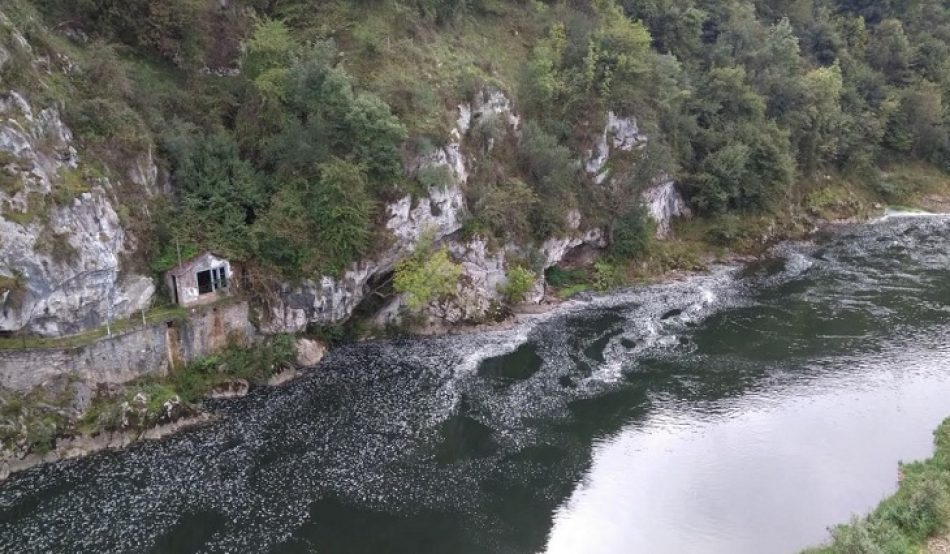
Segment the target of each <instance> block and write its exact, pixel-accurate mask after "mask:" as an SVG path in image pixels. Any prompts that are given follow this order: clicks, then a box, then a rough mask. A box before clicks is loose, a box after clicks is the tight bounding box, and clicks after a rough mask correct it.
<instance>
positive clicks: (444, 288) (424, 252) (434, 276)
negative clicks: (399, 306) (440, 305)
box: [393, 239, 462, 312]
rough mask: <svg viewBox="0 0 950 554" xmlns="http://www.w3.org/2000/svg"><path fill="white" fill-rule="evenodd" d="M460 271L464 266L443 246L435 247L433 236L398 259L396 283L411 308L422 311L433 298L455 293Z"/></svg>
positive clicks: (398, 290) (396, 287)
mask: <svg viewBox="0 0 950 554" xmlns="http://www.w3.org/2000/svg"><path fill="white" fill-rule="evenodd" d="M461 275H462V266H461V265H459V264H457V263H455V262H453V261H452V260H451V259H450V258H449V253H448V251H447V250H445V249H444V248H439V249H435V247H434V246H433V245H432V243H431V239H430V240H423V241H422V242H421V243H420V245H418V246H417V247H416V250H415V252H413V255H412V256H411V257H409V258H407V259H405V260H403V261H402V262H400V263H399V265H398V266H397V267H396V275H395V278H394V281H393V284H394V287H395V289H396V292H398V293H400V294H404V295H405V297H406V307H407V308H408V309H409V311H411V312H419V311H420V310H422V308H424V307H425V306H426V305H427V304H429V303H430V302H432V301H437V300H440V299H442V298H445V297H448V296H451V295H453V294H454V293H455V289H456V286H457V284H458V280H459V276H461Z"/></svg>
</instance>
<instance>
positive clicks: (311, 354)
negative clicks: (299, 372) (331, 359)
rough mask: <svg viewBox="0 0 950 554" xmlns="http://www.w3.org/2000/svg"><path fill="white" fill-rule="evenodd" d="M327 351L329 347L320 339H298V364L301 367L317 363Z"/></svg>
mask: <svg viewBox="0 0 950 554" xmlns="http://www.w3.org/2000/svg"><path fill="white" fill-rule="evenodd" d="M326 353H327V347H326V345H324V344H323V343H322V342H320V341H317V340H313V339H306V338H299V339H297V365H298V366H299V367H313V366H315V365H317V364H318V363H320V360H322V359H323V356H324V355H326Z"/></svg>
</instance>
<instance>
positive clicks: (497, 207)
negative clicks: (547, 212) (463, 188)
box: [475, 179, 538, 240]
mask: <svg viewBox="0 0 950 554" xmlns="http://www.w3.org/2000/svg"><path fill="white" fill-rule="evenodd" d="M537 203H538V197H537V195H536V194H535V192H534V191H533V190H531V189H530V188H529V187H528V185H526V184H524V183H523V182H522V181H520V180H518V179H512V180H510V181H508V182H506V183H504V184H500V185H495V186H490V187H488V190H485V191H482V194H481V196H480V198H478V200H477V202H476V204H475V212H476V213H477V214H478V217H479V219H480V221H481V222H482V225H483V226H484V228H486V229H489V230H490V231H491V233H492V235H493V236H495V237H499V238H502V239H505V240H519V239H524V238H526V237H529V236H530V235H531V231H532V228H531V223H530V221H529V220H528V216H529V214H531V212H532V210H534V208H535V206H536V205H537Z"/></svg>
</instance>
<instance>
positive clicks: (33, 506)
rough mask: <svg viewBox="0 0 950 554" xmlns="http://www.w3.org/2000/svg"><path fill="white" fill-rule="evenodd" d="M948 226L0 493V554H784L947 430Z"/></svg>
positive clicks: (446, 349)
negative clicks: (941, 428) (937, 431)
mask: <svg viewBox="0 0 950 554" xmlns="http://www.w3.org/2000/svg"><path fill="white" fill-rule="evenodd" d="M948 237H950V220H948V219H944V218H937V217H932V218H923V217H921V218H894V219H890V220H887V221H884V222H881V223H877V224H874V225H869V226H861V227H855V228H852V229H849V230H845V231H843V232H841V233H839V234H836V235H834V236H830V237H828V238H827V239H825V240H823V241H820V243H819V244H818V245H817V246H815V245H799V246H787V247H784V248H782V249H781V250H780V251H778V252H777V256H776V259H775V260H772V261H770V262H768V263H762V264H758V265H756V266H753V267H749V268H746V269H742V270H738V269H729V268H722V269H719V270H716V271H715V272H713V274H711V275H709V276H704V277H697V278H693V279H689V280H684V281H682V282H678V283H672V284H667V285H662V286H656V287H651V288H647V289H642V290H639V291H633V292H630V293H626V294H620V295H615V296H611V297H607V298H601V299H598V300H595V301H594V302H592V303H589V304H587V305H585V306H579V307H573V308H565V309H564V310H562V311H561V313H558V314H554V315H548V316H543V317H539V318H538V319H537V320H535V321H533V322H530V323H527V324H525V325H524V326H522V327H520V328H519V329H516V330H513V331H504V332H497V333H489V334H482V335H475V336H467V337H446V338H435V339H427V340H414V341H406V342H392V343H372V344H360V345H353V346H351V347H347V348H343V349H339V350H336V351H334V352H333V353H332V354H331V355H330V356H329V357H328V359H327V360H325V362H324V363H323V364H322V365H321V366H320V367H319V368H317V370H315V371H314V372H312V373H310V374H308V375H307V376H306V377H305V378H303V379H300V380H298V381H296V382H294V383H292V384H290V385H288V386H286V387H284V388H281V389H278V390H264V391H257V392H255V393H254V394H252V395H251V396H250V397H248V398H245V399H241V400H236V401H227V402H222V403H220V404H219V405H218V407H219V408H220V410H221V411H222V412H223V414H224V418H223V420H222V421H221V422H220V423H217V424H215V425H211V426H208V427H205V428H202V429H197V430H193V431H190V432H186V433H182V434H180V435H178V436H175V437H173V438H171V439H169V440H166V441H163V442H160V443H149V444H140V445H137V446H135V447H133V448H130V449H128V450H126V451H123V452H117V453H104V454H101V455H97V456H93V457H90V458H87V459H84V460H79V461H69V462H64V463H60V464H57V465H54V466H49V467H43V468H38V469H35V470H32V471H29V472H26V473H23V474H20V475H17V476H14V478H12V479H11V480H9V481H8V482H6V483H4V484H2V485H0V552H4V553H7V552H9V553H14V552H16V553H19V552H66V553H85V552H90V553H104V552H135V553H139V552H142V553H150V552H151V553H175V554H179V553H188V552H234V553H238V552H239V553H254V552H273V553H304V552H321V553H363V552H366V553H374V554H377V553H387V552H398V553H430V552H431V553H443V552H444V553H455V552H458V553H482V552H485V553H535V552H550V553H562V552H566V553H586V552H606V553H615V552H616V553H621V552H622V553H631V552H647V553H666V552H669V553H684V552H700V553H705V552H723V553H725V552H728V553H762V552H779V553H780V552H795V551H797V550H798V549H800V548H803V547H806V546H809V545H812V544H814V543H817V542H821V541H822V540H824V539H825V538H826V536H827V531H826V528H827V526H829V525H832V524H835V523H838V522H843V521H845V520H847V519H848V517H849V516H850V515H851V514H852V513H855V512H864V511H866V510H868V509H869V508H870V507H872V506H873V505H874V504H875V503H876V502H877V501H878V500H879V499H880V498H881V497H882V496H884V495H886V494H888V493H890V492H891V491H893V490H894V488H895V486H896V478H897V470H896V463H897V461H898V460H899V459H904V460H910V459H915V458H921V457H925V456H927V455H929V453H930V450H931V432H932V430H933V428H934V427H935V426H936V425H937V423H938V422H939V421H940V420H941V419H942V418H943V417H945V416H948V415H950V364H948V362H950V342H948V338H950V326H948V318H950V242H948Z"/></svg>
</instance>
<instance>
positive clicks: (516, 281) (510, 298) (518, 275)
mask: <svg viewBox="0 0 950 554" xmlns="http://www.w3.org/2000/svg"><path fill="white" fill-rule="evenodd" d="M534 280H535V274H534V272H533V271H531V270H530V269H526V268H524V267H521V266H515V267H513V268H511V269H509V270H508V272H507V273H506V274H505V284H504V285H503V286H501V287H500V290H499V292H501V293H502V295H503V296H504V297H505V301H506V302H508V303H509V304H516V303H518V302H521V301H523V300H524V298H525V295H526V294H528V292H529V291H530V290H531V288H532V287H533V286H534Z"/></svg>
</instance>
